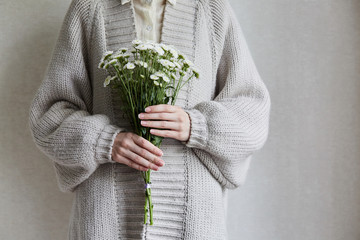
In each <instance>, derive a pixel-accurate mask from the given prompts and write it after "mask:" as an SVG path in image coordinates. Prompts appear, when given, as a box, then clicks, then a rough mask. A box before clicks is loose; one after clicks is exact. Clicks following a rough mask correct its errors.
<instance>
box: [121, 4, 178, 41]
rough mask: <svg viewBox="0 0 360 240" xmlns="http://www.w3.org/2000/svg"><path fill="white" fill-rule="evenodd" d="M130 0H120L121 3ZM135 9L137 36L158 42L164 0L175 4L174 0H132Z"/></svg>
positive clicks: (143, 39)
mask: <svg viewBox="0 0 360 240" xmlns="http://www.w3.org/2000/svg"><path fill="white" fill-rule="evenodd" d="M130 1H131V0H121V4H125V3H130ZM132 1H133V4H134V10H135V15H136V16H135V27H136V33H137V38H138V39H141V40H142V41H145V40H151V41H154V42H157V43H159V42H160V39H161V28H162V22H163V18H164V9H165V3H166V1H169V3H170V4H172V5H175V4H176V0H132Z"/></svg>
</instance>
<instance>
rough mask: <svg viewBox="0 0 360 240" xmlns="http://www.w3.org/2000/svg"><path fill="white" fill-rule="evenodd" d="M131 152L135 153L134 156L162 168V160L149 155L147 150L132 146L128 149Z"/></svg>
mask: <svg viewBox="0 0 360 240" xmlns="http://www.w3.org/2000/svg"><path fill="white" fill-rule="evenodd" d="M130 150H131V151H133V152H135V153H136V154H138V155H140V156H141V157H143V158H145V159H146V160H148V161H149V162H151V163H154V164H156V165H158V166H160V167H161V166H164V164H165V163H164V161H163V160H162V159H160V158H159V157H157V156H156V155H154V154H152V153H150V152H149V151H148V150H146V149H145V148H141V147H139V146H138V145H136V144H134V145H133V146H132V148H131V149H130Z"/></svg>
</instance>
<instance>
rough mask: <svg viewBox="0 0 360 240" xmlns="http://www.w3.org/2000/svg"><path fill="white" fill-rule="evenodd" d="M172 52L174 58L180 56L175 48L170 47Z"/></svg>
mask: <svg viewBox="0 0 360 240" xmlns="http://www.w3.org/2000/svg"><path fill="white" fill-rule="evenodd" d="M170 53H171V54H172V55H173V56H174V58H178V57H179V54H178V52H177V51H176V50H175V49H174V48H170Z"/></svg>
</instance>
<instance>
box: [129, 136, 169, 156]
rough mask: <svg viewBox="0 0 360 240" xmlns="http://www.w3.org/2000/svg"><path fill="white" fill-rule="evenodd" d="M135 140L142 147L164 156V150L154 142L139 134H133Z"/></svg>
mask: <svg viewBox="0 0 360 240" xmlns="http://www.w3.org/2000/svg"><path fill="white" fill-rule="evenodd" d="M133 141H134V142H135V143H136V144H137V145H138V146H140V147H142V148H145V149H146V150H148V151H150V152H152V153H154V154H156V155H159V156H162V155H163V152H162V151H161V150H160V148H158V147H156V146H155V145H154V144H152V143H151V142H149V141H148V140H146V139H145V138H143V137H140V136H139V135H136V134H134V135H133Z"/></svg>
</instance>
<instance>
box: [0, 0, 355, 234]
mask: <svg viewBox="0 0 360 240" xmlns="http://www.w3.org/2000/svg"><path fill="white" fill-rule="evenodd" d="M230 3H231V5H232V6H233V8H234V11H235V12H236V14H237V17H238V20H239V22H240V24H241V26H242V28H243V31H244V34H245V37H246V39H247V42H248V45H249V48H250V50H251V53H252V55H253V58H254V60H255V63H256V65H257V68H258V70H259V72H260V75H261V76H262V78H263V80H264V82H265V84H266V85H267V87H268V89H269V92H270V95H271V100H272V107H271V120H270V131H269V137H268V141H267V143H266V144H265V146H264V147H263V149H261V150H260V151H258V152H256V153H255V155H254V157H253V161H252V163H251V166H250V170H249V172H248V177H247V180H246V183H245V185H243V186H242V187H241V188H238V189H236V190H232V191H230V192H229V211H228V218H227V220H228V230H229V239H230V240H340V239H341V240H343V239H346V240H358V239H360V121H359V117H360V108H359V103H360V77H359V75H360V68H359V66H360V65H359V64H360V27H359V23H360V1H359V0H341V1H339V0H316V1H315V0H296V1H295V0H292V1H291V0H230ZM69 4H70V0H64V1H55V0H16V1H5V0H0V53H1V61H0V111H1V112H0V133H1V134H0V194H1V197H0V214H1V215H0V239H6V240H17V239H27V240H49V239H51V240H64V239H66V236H67V229H68V220H69V214H70V207H71V202H72V197H73V194H70V193H69V194H65V193H62V192H60V191H59V189H58V186H57V183H56V178H55V175H54V169H53V167H52V165H51V162H50V161H49V159H48V158H47V157H46V156H45V155H43V154H42V153H41V152H40V151H39V150H38V149H37V148H36V147H35V145H34V143H33V142H32V139H31V136H30V131H29V129H28V125H27V120H28V108H29V104H30V101H31V99H32V97H33V96H34V93H35V91H36V90H37V88H38V87H39V84H40V83H41V81H42V77H43V75H44V72H45V69H46V66H47V64H48V61H49V60H50V54H51V50H52V49H53V47H54V44H55V41H56V39H57V34H58V32H59V30H60V26H61V23H62V21H63V18H64V15H65V12H66V10H67V8H68V6H69ZM204 239H206V237H204Z"/></svg>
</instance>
